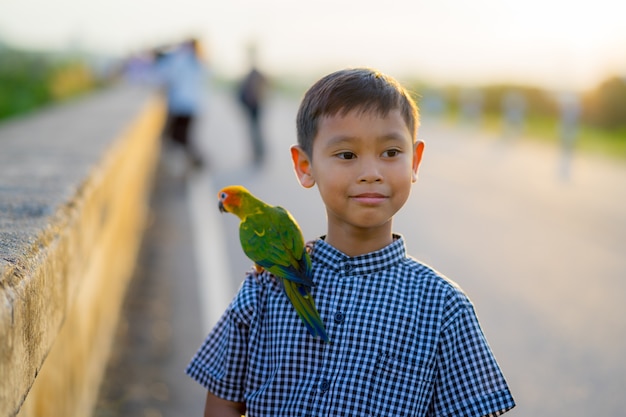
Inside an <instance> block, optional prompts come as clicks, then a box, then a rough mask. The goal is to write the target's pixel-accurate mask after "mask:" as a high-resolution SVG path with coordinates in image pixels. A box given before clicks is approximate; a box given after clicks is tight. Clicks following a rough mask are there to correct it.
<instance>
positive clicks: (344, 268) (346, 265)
mask: <svg viewBox="0 0 626 417" xmlns="http://www.w3.org/2000/svg"><path fill="white" fill-rule="evenodd" d="M343 270H344V271H346V272H350V271H352V264H351V263H349V262H346V264H345V265H344V266H343Z"/></svg>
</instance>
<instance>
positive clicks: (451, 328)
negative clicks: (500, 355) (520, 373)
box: [432, 301, 515, 417]
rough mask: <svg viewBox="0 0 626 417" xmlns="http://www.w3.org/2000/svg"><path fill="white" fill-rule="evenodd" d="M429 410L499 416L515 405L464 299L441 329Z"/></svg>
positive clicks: (475, 415) (440, 412) (436, 413)
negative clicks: (437, 365) (436, 371)
mask: <svg viewBox="0 0 626 417" xmlns="http://www.w3.org/2000/svg"><path fill="white" fill-rule="evenodd" d="M439 355H440V359H439V372H438V374H437V380H436V381H435V392H434V397H433V403H432V404H433V405H432V411H433V412H434V413H433V414H434V415H436V416H466V417H470V416H471V417H481V416H494V417H495V416H499V415H501V414H504V413H505V412H506V411H508V410H510V409H511V408H513V407H514V406H515V401H514V399H513V397H512V395H511V393H510V391H509V388H508V386H507V384H506V381H505V379H504V376H503V375H502V372H501V371H500V367H499V366H498V363H497V362H496V359H495V357H494V356H493V353H492V351H491V349H490V347H489V345H488V343H487V340H486V339H485V336H484V334H483V332H482V329H481V328H480V324H479V323H478V319H477V317H476V314H475V312H474V309H473V307H472V305H471V304H470V303H469V301H467V302H466V303H464V304H463V305H462V306H461V307H460V308H459V309H458V310H457V313H456V314H454V317H453V318H452V319H451V321H450V323H449V325H447V326H446V327H444V328H443V334H442V339H441V346H440V352H439Z"/></svg>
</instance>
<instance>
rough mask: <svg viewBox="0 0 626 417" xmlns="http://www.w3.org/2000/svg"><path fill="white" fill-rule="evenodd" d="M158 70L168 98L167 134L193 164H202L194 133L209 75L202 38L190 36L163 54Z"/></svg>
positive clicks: (158, 76)
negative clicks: (203, 55)
mask: <svg viewBox="0 0 626 417" xmlns="http://www.w3.org/2000/svg"><path fill="white" fill-rule="evenodd" d="M156 73H157V79H158V82H160V84H161V85H162V87H163V89H164V93H165V96H166V98H167V111H168V120H167V123H166V128H165V132H164V133H165V136H166V137H167V138H169V139H170V140H172V141H173V142H174V143H176V144H177V145H180V146H182V147H183V149H184V150H185V153H186V155H187V157H188V159H189V161H190V162H191V163H192V164H193V165H194V166H196V167H199V166H202V164H203V163H204V159H203V158H202V156H201V154H200V152H199V150H198V143H197V142H196V137H195V136H194V134H193V133H194V129H195V127H196V126H195V122H196V120H197V118H198V116H199V113H200V111H201V109H202V105H203V99H204V95H205V94H206V88H205V87H206V81H207V75H208V74H207V68H206V66H205V64H204V63H203V61H202V59H201V54H200V43H199V41H198V40H197V39H195V38H191V39H189V40H186V41H185V42H183V43H182V44H180V45H178V46H175V47H174V48H173V49H172V50H171V51H168V52H167V53H165V54H163V55H162V56H161V57H160V58H159V59H158V62H157V64H156Z"/></svg>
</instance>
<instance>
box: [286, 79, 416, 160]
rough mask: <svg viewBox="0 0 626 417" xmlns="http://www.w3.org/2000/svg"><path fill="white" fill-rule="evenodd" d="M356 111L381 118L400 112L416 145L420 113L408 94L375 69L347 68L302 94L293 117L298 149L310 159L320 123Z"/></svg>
mask: <svg viewBox="0 0 626 417" xmlns="http://www.w3.org/2000/svg"><path fill="white" fill-rule="evenodd" d="M355 109H358V110H359V111H361V112H368V111H374V112H376V113H378V114H380V115H381V116H386V115H387V114H388V113H389V111H391V110H394V109H399V110H400V112H401V113H402V117H403V118H404V121H405V122H406V125H407V127H408V129H409V132H411V135H412V137H413V141H414V142H415V140H416V138H417V127H418V126H419V113H418V110H417V105H416V104H415V101H414V100H413V98H412V97H411V96H410V94H409V93H408V91H407V90H406V89H405V88H404V87H402V85H400V83H399V82H398V81H396V80H395V79H394V78H392V77H390V76H388V75H385V74H383V73H381V72H379V71H376V70H374V69H371V68H350V69H344V70H339V71H336V72H333V73H331V74H328V75H326V76H325V77H323V78H321V79H320V80H319V81H317V82H316V83H315V84H313V85H312V86H311V88H309V90H308V91H307V92H306V93H305V95H304V98H303V99H302V102H301V103H300V108H299V110H298V115H297V117H296V126H297V133H298V145H299V146H300V147H301V148H302V149H303V150H304V151H305V152H306V154H307V155H308V156H309V157H312V156H313V139H314V138H315V136H316V135H317V129H318V124H319V120H320V119H321V118H322V117H325V116H334V115H336V114H337V113H341V114H342V115H345V114H347V113H348V112H350V111H352V110H355Z"/></svg>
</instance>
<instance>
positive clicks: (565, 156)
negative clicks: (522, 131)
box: [558, 92, 581, 181]
mask: <svg viewBox="0 0 626 417" xmlns="http://www.w3.org/2000/svg"><path fill="white" fill-rule="evenodd" d="M558 102H559V103H558V104H559V110H560V122H559V124H560V141H561V149H562V152H561V169H560V175H561V179H562V180H564V181H567V180H569V179H570V175H571V170H572V168H571V165H572V157H573V154H574V145H575V144H576V139H577V137H578V127H579V126H578V122H579V118H580V113H581V105H580V98H579V97H578V95H576V94H575V93H573V92H565V93H562V94H561V95H560V96H559V100H558Z"/></svg>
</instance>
